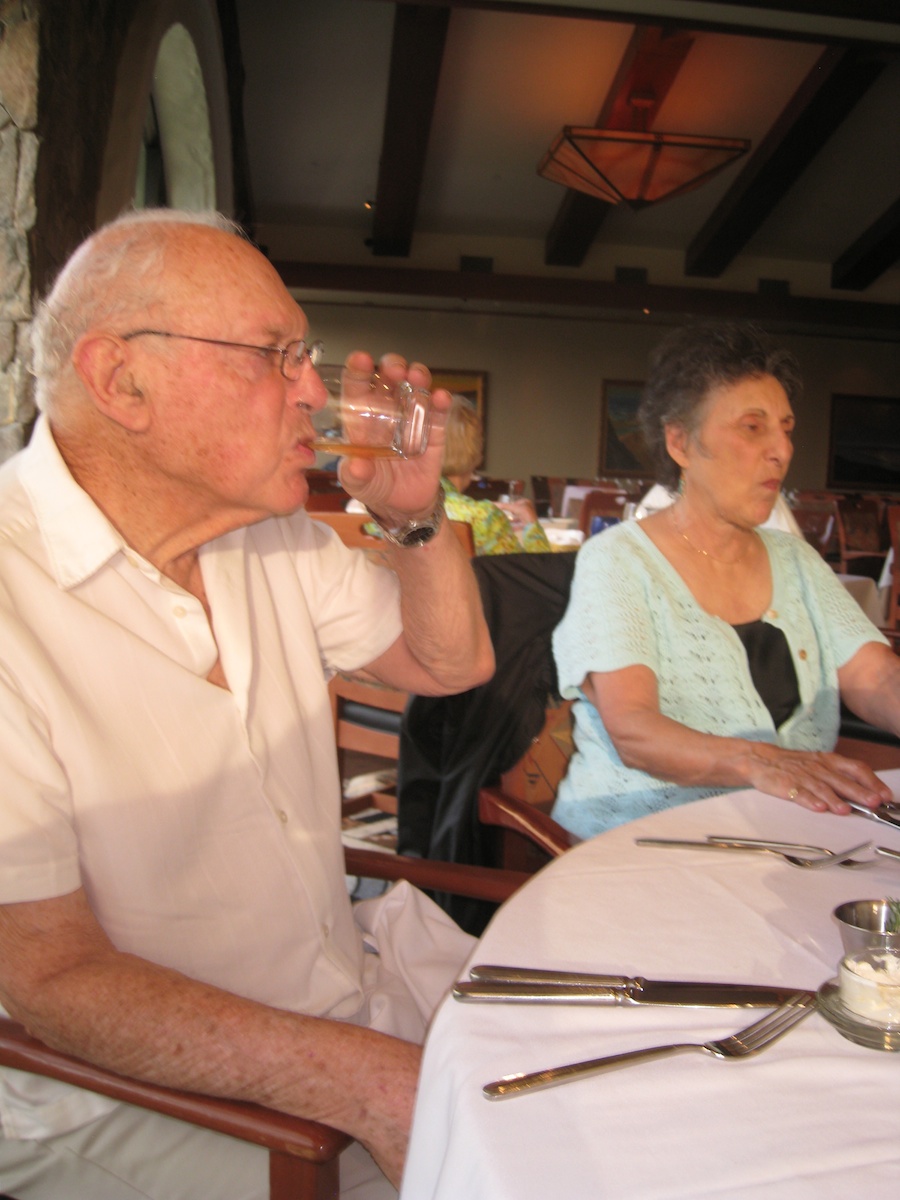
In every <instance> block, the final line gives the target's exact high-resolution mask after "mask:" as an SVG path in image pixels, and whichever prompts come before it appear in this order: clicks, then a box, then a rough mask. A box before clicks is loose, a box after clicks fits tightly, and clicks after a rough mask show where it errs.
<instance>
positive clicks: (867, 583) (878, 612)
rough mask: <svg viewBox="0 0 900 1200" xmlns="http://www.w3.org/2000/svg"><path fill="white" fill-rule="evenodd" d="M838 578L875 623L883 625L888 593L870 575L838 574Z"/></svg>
mask: <svg viewBox="0 0 900 1200" xmlns="http://www.w3.org/2000/svg"><path fill="white" fill-rule="evenodd" d="M838 579H839V580H840V581H841V583H842V584H843V585H844V587H845V588H846V589H847V591H848V592H849V593H850V595H851V596H852V597H853V599H854V600H855V601H856V603H857V604H858V605H859V607H860V608H861V609H862V610H863V612H864V613H865V614H866V616H867V617H868V618H869V620H870V621H871V622H872V623H873V625H883V624H884V619H885V615H886V612H887V601H888V593H887V592H886V591H883V590H882V589H881V588H880V587H879V586H878V584H877V583H876V582H875V580H874V579H872V578H870V576H868V575H840V574H839V575H838Z"/></svg>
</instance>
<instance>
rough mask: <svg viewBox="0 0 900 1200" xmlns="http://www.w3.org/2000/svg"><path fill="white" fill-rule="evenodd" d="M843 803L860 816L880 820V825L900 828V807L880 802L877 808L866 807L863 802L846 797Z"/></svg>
mask: <svg viewBox="0 0 900 1200" xmlns="http://www.w3.org/2000/svg"><path fill="white" fill-rule="evenodd" d="M844 803H845V804H848V805H849V806H850V808H852V809H853V811H854V812H855V813H859V815H860V816H861V817H868V818H869V820H870V821H880V822H881V824H882V825H890V827H891V828H892V829H900V808H897V806H896V805H891V804H882V805H881V806H880V807H879V808H867V807H866V805H865V804H859V803H857V801H856V800H847V799H846V798H845V800H844Z"/></svg>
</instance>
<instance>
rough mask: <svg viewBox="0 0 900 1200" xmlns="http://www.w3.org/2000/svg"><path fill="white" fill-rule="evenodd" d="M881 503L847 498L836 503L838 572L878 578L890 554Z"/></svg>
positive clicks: (866, 499)
mask: <svg viewBox="0 0 900 1200" xmlns="http://www.w3.org/2000/svg"><path fill="white" fill-rule="evenodd" d="M879 515H880V514H879V505H878V502H877V501H876V500H874V499H871V498H864V497H849V496H848V497H845V498H844V499H842V500H839V501H838V502H837V534H838V554H839V567H838V569H839V570H840V572H841V573H842V574H844V575H874V577H875V578H877V577H878V575H879V573H880V571H881V567H882V565H883V563H884V559H885V556H886V555H887V547H886V546H885V545H884V542H883V539H882V532H881V523H880V521H879Z"/></svg>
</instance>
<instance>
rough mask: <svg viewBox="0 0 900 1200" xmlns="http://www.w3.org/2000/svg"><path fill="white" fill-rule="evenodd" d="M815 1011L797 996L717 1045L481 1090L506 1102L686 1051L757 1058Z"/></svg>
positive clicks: (808, 997)
mask: <svg viewBox="0 0 900 1200" xmlns="http://www.w3.org/2000/svg"><path fill="white" fill-rule="evenodd" d="M815 1007H816V1000H815V996H814V995H813V993H812V992H795V993H794V995H793V996H791V997H790V998H789V999H788V1000H786V1001H785V1002H784V1004H782V1005H781V1006H780V1007H779V1008H776V1009H774V1010H773V1011H772V1012H770V1013H767V1014H766V1016H764V1017H762V1018H761V1019H760V1020H759V1021H754V1022H753V1024H752V1025H748V1026H747V1028H746V1029H741V1030H740V1031H739V1032H738V1033H733V1034H731V1035H730V1036H729V1037H725V1038H721V1039H719V1040H718V1041H714V1042H675V1043H674V1044H673V1045H671V1046H650V1047H648V1048H647V1049H645V1050H628V1051H627V1052H626V1053H624V1054H610V1055H607V1056H606V1057H605V1058H589V1059H587V1060H586V1061H585V1062H577V1063H569V1064H568V1065H567V1066H563V1067H547V1068H546V1069H545V1070H543V1071H529V1072H528V1073H527V1074H518V1075H504V1076H503V1078H502V1079H497V1080H495V1081H494V1082H493V1083H486V1084H485V1085H484V1088H483V1089H482V1091H483V1093H484V1095H485V1096H486V1097H487V1098H488V1100H505V1099H507V1098H508V1097H509V1096H520V1095H521V1094H522V1093H523V1092H534V1091H538V1090H540V1089H542V1088H549V1087H557V1086H558V1085H559V1084H561V1083H568V1081H569V1080H570V1079H579V1078H581V1077H583V1076H586V1075H599V1074H601V1073H602V1072H604V1071H616V1070H618V1069H619V1068H620V1067H628V1066H631V1064H632V1063H636V1062H644V1061H646V1060H647V1059H651V1058H668V1057H669V1056H670V1055H672V1054H682V1053H684V1052H685V1051H686V1050H701V1051H703V1052H704V1053H706V1054H712V1055H714V1056H715V1057H716V1058H747V1057H749V1055H751V1054H758V1053H759V1052H760V1050H765V1048H766V1046H771V1044H772V1043H773V1042H774V1041H776V1040H777V1039H778V1038H780V1037H781V1036H782V1034H785V1033H787V1031H788V1030H789V1029H792V1028H793V1026H794V1025H796V1024H797V1023H798V1022H799V1021H802V1020H803V1018H804V1017H808V1016H809V1014H810V1013H811V1012H813V1010H814V1009H815Z"/></svg>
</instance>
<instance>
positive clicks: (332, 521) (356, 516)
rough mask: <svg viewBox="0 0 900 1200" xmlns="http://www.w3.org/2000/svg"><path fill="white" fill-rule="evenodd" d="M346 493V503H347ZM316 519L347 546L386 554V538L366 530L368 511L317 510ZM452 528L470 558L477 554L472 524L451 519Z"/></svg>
mask: <svg viewBox="0 0 900 1200" xmlns="http://www.w3.org/2000/svg"><path fill="white" fill-rule="evenodd" d="M346 500H347V497H346V494H345V496H344V503H345V504H346ZM313 517H314V519H315V520H316V521H320V522H321V523H322V524H323V525H329V526H330V527H331V528H332V529H333V530H334V531H335V533H336V534H337V535H338V537H339V538H340V539H341V541H342V542H343V543H344V545H345V546H352V547H354V548H357V549H363V550H369V551H371V552H372V553H373V554H374V555H375V556H376V557H381V556H383V554H384V540H383V539H382V538H380V537H377V536H376V535H375V534H371V533H368V532H367V531H366V528H365V527H366V525H367V524H369V522H370V521H371V517H369V516H368V514H367V513H349V512H344V511H343V507H342V509H341V511H340V512H329V511H327V510H326V511H316V512H314V513H313ZM449 524H450V528H451V529H452V530H453V532H454V533H455V534H456V536H457V538H458V539H459V543H460V545H461V546H462V548H463V549H464V550H465V552H466V553H467V554H468V556H469V557H470V558H472V557H473V556H474V554H475V541H474V538H473V536H472V526H471V525H468V524H467V523H466V522H465V521H450V523H449Z"/></svg>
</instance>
